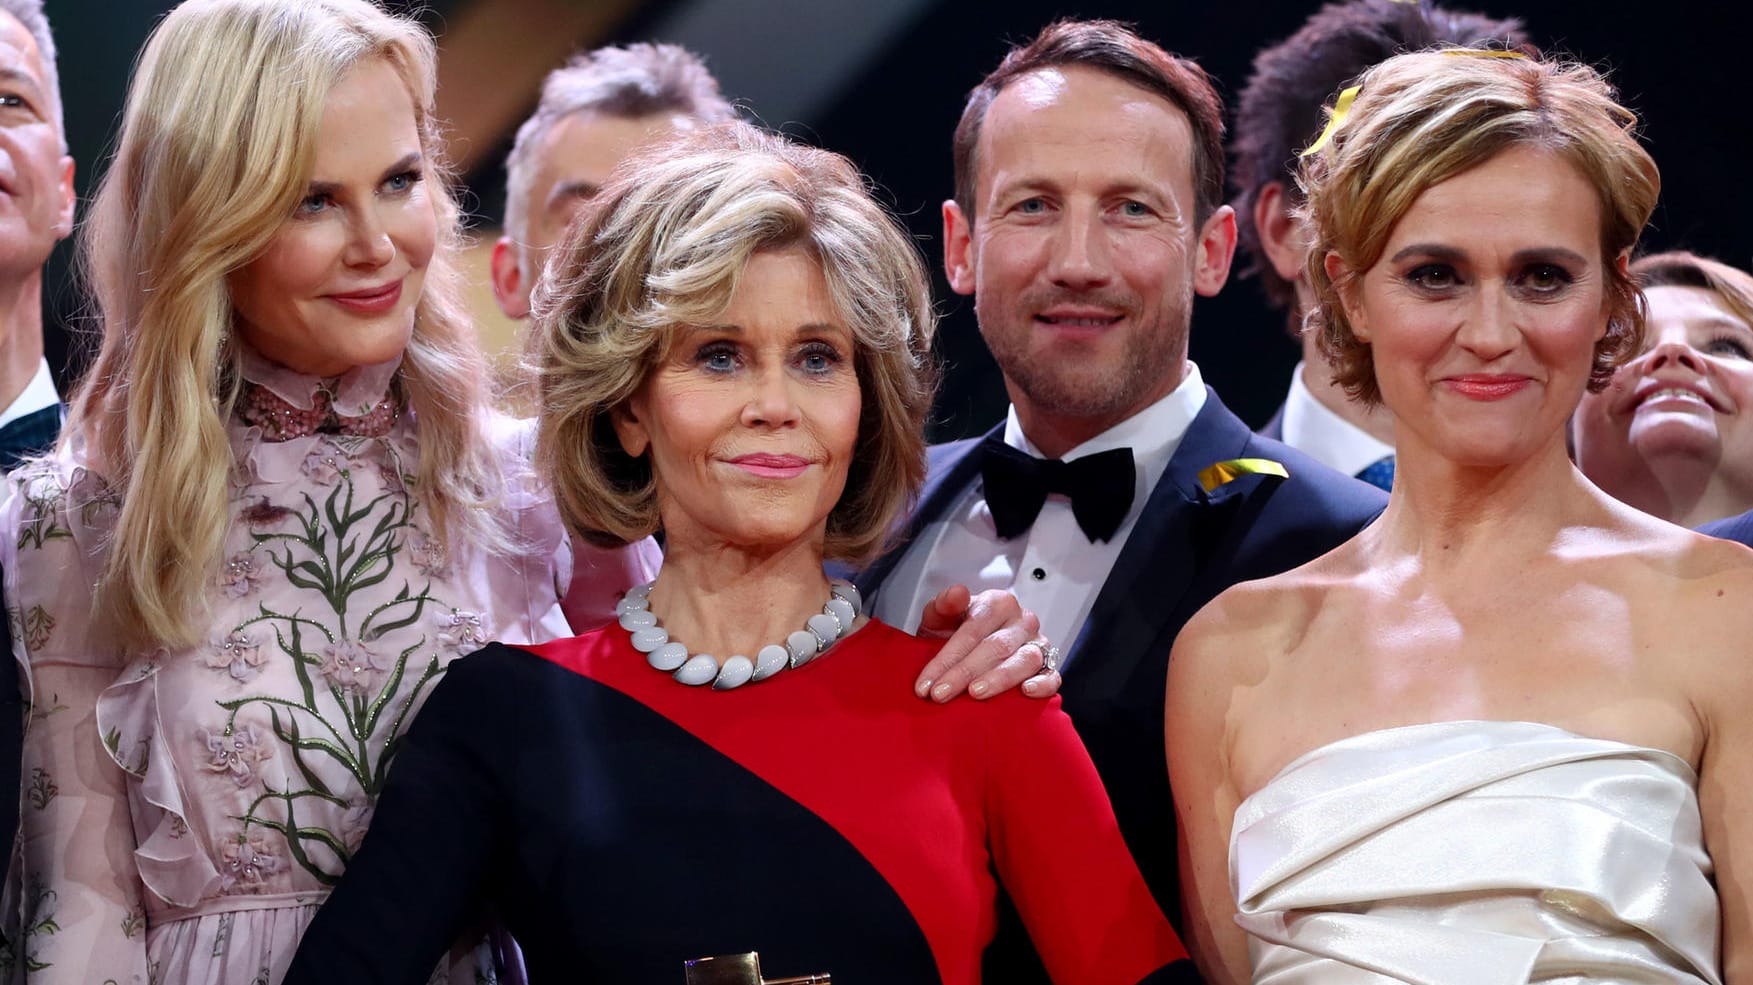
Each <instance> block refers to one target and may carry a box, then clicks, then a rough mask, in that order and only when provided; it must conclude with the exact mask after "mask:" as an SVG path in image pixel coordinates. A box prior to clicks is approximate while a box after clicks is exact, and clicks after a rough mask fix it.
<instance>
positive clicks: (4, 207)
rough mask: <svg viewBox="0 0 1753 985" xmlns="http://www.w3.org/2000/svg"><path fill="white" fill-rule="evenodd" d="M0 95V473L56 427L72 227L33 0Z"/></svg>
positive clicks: (0, 44)
mask: <svg viewBox="0 0 1753 985" xmlns="http://www.w3.org/2000/svg"><path fill="white" fill-rule="evenodd" d="M0 94H3V95H4V96H5V97H6V98H5V99H4V100H0V102H4V103H5V104H6V105H0V406H4V407H5V410H4V411H0V470H10V469H11V468H12V467H13V466H15V465H17V464H18V462H19V460H20V459H21V458H24V457H25V456H28V455H35V454H39V453H41V452H44V451H47V450H48V449H49V447H50V446H51V445H53V444H54V443H55V436H56V435H57V434H58V433H59V432H60V429H61V398H60V395H59V394H57V393H56V392H55V381H54V379H53V378H52V377H51V376H50V375H49V364H48V361H47V360H46V359H44V358H43V264H44V263H46V262H47V261H48V259H49V253H50V252H51V251H53V250H54V248H55V244H56V243H57V242H59V241H60V240H62V239H65V238H66V237H67V234H68V233H70V232H72V231H73V204H74V193H73V159H72V158H71V157H68V156H67V144H66V140H65V138H64V136H63V131H62V127H61V88H60V79H59V78H58V77H57V75H56V74H55V40H54V37H53V36H52V35H51V34H50V33H49V21H48V18H47V17H46V16H44V14H43V4H42V0H0ZM4 607H5V600H4V598H0V610H3V609H4ZM11 643H12V639H11V634H10V633H9V634H7V647H6V652H5V653H4V654H0V846H11V844H12V838H13V834H14V833H15V832H16V831H17V830H18V803H19V797H18V791H19V764H20V758H19V756H20V743H21V741H22V739H23V730H24V708H23V702H22V700H21V697H20V693H19V687H18V664H17V663H16V662H15V661H14V659H13V656H12V646H11Z"/></svg>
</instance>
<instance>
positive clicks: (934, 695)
mask: <svg viewBox="0 0 1753 985" xmlns="http://www.w3.org/2000/svg"><path fill="white" fill-rule="evenodd" d="M949 699H950V686H949V685H948V684H939V685H937V686H936V687H934V688H932V689H931V700H933V701H948V700H949Z"/></svg>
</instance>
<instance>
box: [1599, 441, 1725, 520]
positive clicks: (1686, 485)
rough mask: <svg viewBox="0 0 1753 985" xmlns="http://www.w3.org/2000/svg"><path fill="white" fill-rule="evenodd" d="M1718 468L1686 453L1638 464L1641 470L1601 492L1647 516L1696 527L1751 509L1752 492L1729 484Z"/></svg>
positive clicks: (1707, 460)
mask: <svg viewBox="0 0 1753 985" xmlns="http://www.w3.org/2000/svg"><path fill="white" fill-rule="evenodd" d="M1720 465H1721V463H1720V462H1718V461H1716V460H1714V459H1709V458H1701V457H1699V456H1698V455H1695V454H1687V453H1676V454H1672V455H1664V456H1660V457H1658V458H1654V459H1644V460H1643V461H1642V467H1641V468H1639V469H1637V470H1636V471H1635V472H1634V473H1633V474H1631V475H1629V476H1624V477H1622V480H1621V481H1620V482H1619V483H1617V484H1616V486H1615V487H1614V488H1612V489H1607V490H1606V491H1607V492H1608V493H1609V494H1611V495H1612V496H1613V498H1615V499H1617V500H1619V501H1620V502H1622V503H1624V504H1625V505H1627V506H1634V507H1636V508H1637V509H1639V510H1642V511H1643V512H1645V513H1648V514H1649V515H1651V516H1655V517H1660V518H1662V519H1664V520H1667V521H1668V522H1669V523H1677V524H1679V525H1680V526H1682V527H1697V526H1701V525H1703V524H1706V523H1710V522H1711V521H1712V520H1721V519H1724V518H1726V517H1731V516H1739V515H1740V514H1742V513H1745V512H1747V510H1748V509H1750V508H1753V489H1748V488H1745V487H1744V486H1742V485H1740V484H1738V483H1735V482H1733V481H1732V480H1731V478H1730V477H1729V476H1726V475H1725V474H1724V472H1723V470H1722V469H1721V468H1720Z"/></svg>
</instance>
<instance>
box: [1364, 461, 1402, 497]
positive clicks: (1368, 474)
mask: <svg viewBox="0 0 1753 985" xmlns="http://www.w3.org/2000/svg"><path fill="white" fill-rule="evenodd" d="M1357 477H1358V478H1359V479H1362V480H1363V481H1365V482H1367V483H1369V484H1370V485H1372V486H1375V487H1376V488H1377V489H1381V490H1383V491H1392V490H1393V488H1394V456H1392V455H1383V456H1382V457H1381V458H1379V459H1377V460H1375V461H1373V462H1371V463H1370V464H1369V465H1367V466H1365V467H1364V470H1363V471H1362V472H1359V473H1358V474H1357Z"/></svg>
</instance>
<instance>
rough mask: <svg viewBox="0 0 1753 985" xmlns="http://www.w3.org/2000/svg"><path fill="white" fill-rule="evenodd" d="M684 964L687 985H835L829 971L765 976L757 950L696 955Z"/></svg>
mask: <svg viewBox="0 0 1753 985" xmlns="http://www.w3.org/2000/svg"><path fill="white" fill-rule="evenodd" d="M683 967H684V968H686V969H687V972H688V979H687V985H832V983H833V981H834V980H833V979H832V978H830V977H828V974H827V973H826V972H823V973H821V974H818V975H799V976H798V977H796V978H762V977H761V956H760V955H758V954H756V953H755V952H754V951H750V952H748V953H747V954H721V955H719V956H718V957H716V958H695V959H694V960H692V961H689V962H687V963H686V964H685V965H683Z"/></svg>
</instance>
